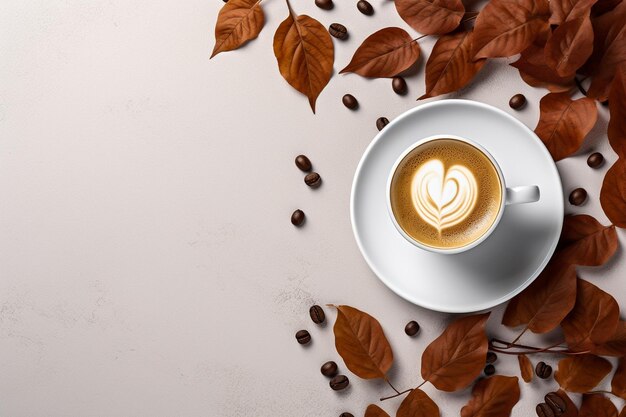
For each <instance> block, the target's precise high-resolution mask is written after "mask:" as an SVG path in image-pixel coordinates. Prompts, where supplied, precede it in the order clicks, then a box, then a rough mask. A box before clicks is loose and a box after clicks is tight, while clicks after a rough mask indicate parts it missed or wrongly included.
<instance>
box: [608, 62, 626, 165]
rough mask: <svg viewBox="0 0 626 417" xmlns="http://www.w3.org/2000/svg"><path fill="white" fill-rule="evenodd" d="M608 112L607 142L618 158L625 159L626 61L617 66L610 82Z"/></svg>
mask: <svg viewBox="0 0 626 417" xmlns="http://www.w3.org/2000/svg"><path fill="white" fill-rule="evenodd" d="M609 112H610V114H611V118H610V119H609V128H608V132H607V134H608V136H609V143H610V144H611V147H612V148H613V150H614V151H615V153H617V154H618V155H619V156H620V158H623V159H626V63H622V64H621V65H620V66H619V67H618V69H617V73H616V74H615V78H613V82H612V83H611V91H610V92H609Z"/></svg>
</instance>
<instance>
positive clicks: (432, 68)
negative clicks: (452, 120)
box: [396, 2, 487, 100]
mask: <svg viewBox="0 0 626 417" xmlns="http://www.w3.org/2000/svg"><path fill="white" fill-rule="evenodd" d="M396 4H397V2H396ZM471 47H472V32H456V33H452V34H449V35H443V36H440V37H439V39H438V40H437V43H435V46H434V47H433V50H432V52H431V53H430V56H429V57H428V61H427V62H426V93H425V94H424V95H423V96H421V97H420V98H419V99H418V100H421V99H424V98H428V97H435V96H438V95H440V94H446V93H450V92H453V91H456V90H458V89H460V88H463V87H464V86H465V85H466V84H467V83H469V82H470V81H471V80H472V78H474V76H475V75H476V74H477V73H478V71H480V69H481V68H482V67H483V66H484V65H485V62H487V60H485V59H479V60H476V61H472V57H471V55H470V48H471Z"/></svg>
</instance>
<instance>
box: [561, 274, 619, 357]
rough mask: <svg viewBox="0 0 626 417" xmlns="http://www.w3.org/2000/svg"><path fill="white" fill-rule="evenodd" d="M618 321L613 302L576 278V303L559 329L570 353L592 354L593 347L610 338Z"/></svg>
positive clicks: (599, 290) (594, 287) (592, 286)
mask: <svg viewBox="0 0 626 417" xmlns="http://www.w3.org/2000/svg"><path fill="white" fill-rule="evenodd" d="M618 322H619V306H618V304H617V302H616V301H615V299H614V298H613V297H612V296H611V295H610V294H608V293H606V292H604V291H602V290H601V289H600V288H598V287H596V286H595V285H593V284H591V283H590V282H587V281H585V280H583V279H580V278H578V279H577V285H576V304H575V305H574V308H573V309H572V311H571V312H570V313H569V314H568V315H567V317H565V320H563V323H561V327H562V328H563V333H564V335H565V340H566V341H567V345H568V346H569V348H570V349H571V350H574V351H578V352H582V351H590V352H592V353H595V350H596V345H597V344H602V343H605V342H607V341H609V340H610V339H611V337H612V336H613V335H614V334H615V331H616V330H617V324H618Z"/></svg>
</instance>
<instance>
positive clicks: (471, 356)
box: [422, 313, 490, 391]
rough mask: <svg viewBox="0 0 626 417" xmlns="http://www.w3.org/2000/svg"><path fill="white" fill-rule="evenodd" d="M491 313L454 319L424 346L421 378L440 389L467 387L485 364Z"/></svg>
mask: <svg viewBox="0 0 626 417" xmlns="http://www.w3.org/2000/svg"><path fill="white" fill-rule="evenodd" d="M489 314H490V313H485V314H478V315H473V316H468V317H463V318H460V319H457V320H455V321H453V322H452V323H450V324H449V325H448V327H447V328H446V329H445V330H444V331H443V333H442V334H441V335H440V336H439V337H438V338H436V339H435V340H433V341H432V342H431V343H430V345H428V346H427V347H426V349H425V350H424V353H423V354H422V378H424V380H425V381H428V382H430V383H431V384H433V385H434V386H435V388H437V389H439V390H442V391H456V390H458V389H461V388H464V387H466V386H468V385H469V384H470V383H471V382H472V381H473V380H474V379H475V378H476V377H477V376H478V375H480V373H481V371H482V369H483V367H484V366H485V355H486V354H487V345H488V341H487V334H486V333H485V324H486V323H487V319H488V318H489Z"/></svg>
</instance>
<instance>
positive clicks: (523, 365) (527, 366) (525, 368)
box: [517, 355, 533, 382]
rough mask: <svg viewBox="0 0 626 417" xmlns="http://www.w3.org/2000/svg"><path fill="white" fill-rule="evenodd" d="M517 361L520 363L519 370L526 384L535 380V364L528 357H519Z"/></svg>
mask: <svg viewBox="0 0 626 417" xmlns="http://www.w3.org/2000/svg"><path fill="white" fill-rule="evenodd" d="M517 361H518V362H519V370H520V373H521V375H522V379H523V380H524V382H530V381H532V380H533V364H532V363H531V362H530V359H528V356H526V355H518V356H517Z"/></svg>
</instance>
